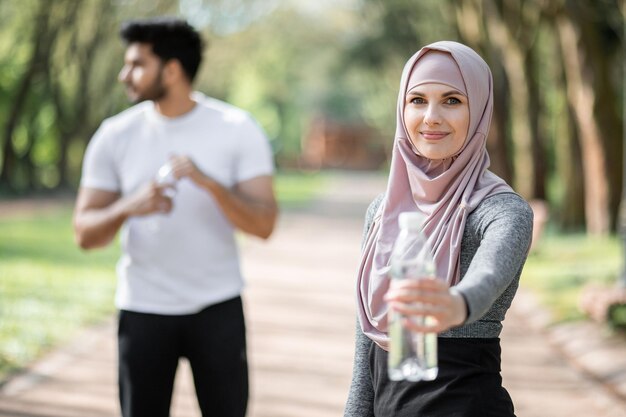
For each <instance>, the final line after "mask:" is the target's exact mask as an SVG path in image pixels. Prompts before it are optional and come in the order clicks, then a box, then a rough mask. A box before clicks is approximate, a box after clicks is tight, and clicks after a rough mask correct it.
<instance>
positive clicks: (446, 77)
mask: <svg viewBox="0 0 626 417" xmlns="http://www.w3.org/2000/svg"><path fill="white" fill-rule="evenodd" d="M492 86H493V82H492V77H491V71H490V70H489V67H488V66H487V64H486V63H485V62H484V61H483V59H482V58H481V57H480V56H478V54H476V52H474V51H473V50H472V49H470V48H468V47H467V46H465V45H462V44H459V43H456V42H447V41H446V42H436V43H433V44H431V45H428V46H426V47H424V48H422V49H421V50H420V51H418V52H417V53H416V54H415V55H413V57H411V59H409V61H408V62H407V64H406V65H405V67H404V71H403V73H402V79H401V83H400V91H399V94H398V107H397V125H396V138H395V142H394V147H393V156H392V162H391V171H390V175H389V183H388V187H387V191H386V193H385V195H384V196H382V197H379V198H378V199H377V200H376V201H374V202H373V203H372V205H371V206H370V208H369V210H368V214H367V219H366V228H365V230H366V232H365V241H364V246H363V253H362V258H361V265H360V269H359V274H358V289H357V292H358V302H357V310H358V317H359V326H357V337H356V350H355V363H354V371H353V380H352V386H351V389H350V394H349V398H348V402H347V405H346V411H345V416H349V417H357V416H358V417H367V416H381V417H391V416H394V417H405V416H412V417H414V416H419V417H435V416H436V417H451V416H454V417H470V416H471V417H474V416H476V417H490V416H494V417H510V416H514V411H513V403H512V401H511V398H510V396H509V395H508V393H507V391H506V390H505V389H504V388H503V387H502V378H501V376H500V339H499V335H500V332H501V329H502V324H501V322H502V320H503V319H504V315H505V313H506V310H507V309H508V308H509V306H510V305H511V301H512V300H513V296H514V295H515V291H516V290H517V286H518V281H519V277H520V274H521V271H522V266H523V264H524V262H525V260H526V256H527V254H528V249H529V246H530V241H531V234H532V211H531V209H530V207H529V205H528V204H527V203H526V202H525V201H524V200H523V199H522V198H521V197H519V196H518V195H517V194H515V193H514V191H513V190H512V189H511V188H510V187H509V186H508V185H507V184H506V183H505V182H504V181H503V180H502V179H500V178H499V177H497V176H496V175H495V174H493V173H491V172H490V171H488V169H487V168H488V167H489V156H488V155H487V151H486V138H487V133H488V131H489V125H490V122H491V115H492V112H493V91H492ZM404 211H418V212H421V213H422V214H424V215H425V216H426V221H425V223H424V232H425V234H426V236H427V239H428V241H429V243H430V245H431V248H432V249H433V253H434V258H435V263H436V265H437V272H438V276H439V278H442V279H437V280H419V281H410V280H406V281H394V282H390V281H389V278H388V277H387V276H386V275H385V274H381V273H380V272H379V271H383V270H384V269H385V267H386V266H387V265H388V262H389V256H390V252H391V249H392V246H393V242H394V240H395V238H396V236H397V234H398V225H397V224H398V223H397V221H398V214H399V213H401V212H404ZM418 306H419V307H418ZM389 309H393V310H395V311H397V312H400V313H402V314H405V315H407V316H412V315H414V316H424V315H428V316H432V317H434V318H435V319H436V324H434V325H432V326H431V327H418V326H417V325H416V324H414V323H415V322H416V321H410V320H405V322H404V325H405V326H407V327H408V328H410V329H412V330H414V331H424V332H437V333H439V338H438V345H439V346H438V353H439V375H438V377H437V379H436V380H435V381H421V382H408V381H398V382H395V381H390V380H389V378H388V377H387V350H388V343H389V338H388V336H387V314H388V311H389Z"/></svg>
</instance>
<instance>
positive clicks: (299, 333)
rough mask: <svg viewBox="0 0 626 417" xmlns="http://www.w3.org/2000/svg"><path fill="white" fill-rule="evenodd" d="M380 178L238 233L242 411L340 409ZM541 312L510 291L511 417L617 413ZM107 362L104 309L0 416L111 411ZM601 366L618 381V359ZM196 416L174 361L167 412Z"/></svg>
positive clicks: (275, 413) (8, 393) (606, 391)
mask: <svg viewBox="0 0 626 417" xmlns="http://www.w3.org/2000/svg"><path fill="white" fill-rule="evenodd" d="M384 187H385V181H384V179H382V178H380V177H377V176H374V175H372V174H342V175H339V176H337V179H336V180H335V181H334V182H333V184H332V186H331V187H330V188H329V190H328V191H327V192H326V193H325V194H324V195H323V196H321V197H320V198H319V199H318V200H317V201H316V202H315V203H314V204H312V205H310V206H309V207H307V208H306V209H301V210H295V209H292V210H286V211H283V213H282V214H281V218H280V222H279V226H278V228H277V230H276V232H275V235H274V236H273V237H272V238H271V239H270V240H269V241H268V242H261V241H258V240H255V239H252V238H243V239H242V242H241V243H242V257H243V270H244V273H245V275H246V277H247V282H248V285H247V288H246V291H245V294H244V299H245V308H246V314H247V320H248V338H249V348H248V350H249V359H250V366H251V369H250V373H251V399H250V407H249V413H248V414H249V417H334V416H341V415H342V411H343V405H344V401H345V398H346V395H347V391H348V387H349V383H350V374H351V369H352V347H353V337H354V326H355V306H354V279H355V270H356V266H357V260H358V257H359V246H360V239H361V229H362V222H363V215H364V212H365V209H366V207H367V204H368V202H369V201H370V200H371V199H372V198H373V197H374V196H375V195H377V194H378V193H379V192H381V191H382V190H383V189H384ZM541 320H542V315H541V312H540V310H537V308H536V305H535V304H534V299H533V298H532V297H531V296H530V295H529V294H527V293H525V292H521V293H520V295H519V297H517V298H516V300H515V302H514V304H513V307H512V309H511V310H510V312H509V315H508V316H507V320H506V322H505V331H504V334H503V336H502V338H503V365H502V367H503V375H504V380H505V386H507V388H508V389H509V391H510V393H511V396H512V397H513V399H514V402H515V404H516V410H517V415H518V417H626V397H623V396H620V393H619V392H615V389H614V388H611V387H607V386H606V385H604V384H603V383H600V382H599V381H598V380H597V379H596V378H593V377H590V375H589V374H587V373H586V372H584V371H581V368H580V367H579V366H578V365H576V364H575V363H572V362H571V361H569V360H567V359H566V358H567V357H568V355H569V354H568V351H566V350H564V348H563V345H564V344H563V343H560V344H559V343H557V341H556V340H555V336H554V334H553V333H551V332H547V331H545V330H543V329H542V327H543V323H542V322H541ZM572 332H574V331H572ZM572 334H573V333H572ZM572 334H568V333H567V332H565V334H563V335H561V337H562V338H564V339H569V338H570V336H572ZM557 336H558V335H557ZM578 336H579V337H578V338H579V339H584V338H585V336H588V335H582V336H580V335H578ZM590 337H591V336H590ZM584 346H585V345H584V343H583V345H582V347H581V345H580V343H579V345H578V347H576V346H574V348H572V349H576V348H577V349H579V350H580V349H586V348H584ZM585 351H586V350H585ZM620 352H621V357H626V352H624V351H620ZM620 352H618V353H620ZM596 356H602V358H604V361H602V358H600V360H599V362H598V363H599V366H607V365H606V362H607V361H608V360H609V359H610V358H615V357H617V358H619V357H620V356H619V355H615V354H614V353H613V356H611V355H608V356H607V355H596ZM596 360H597V359H596ZM115 363H116V353H115V323H114V320H113V319H111V320H109V321H107V322H105V323H103V324H101V325H99V326H96V327H93V328H89V329H86V330H85V331H84V332H83V333H82V334H81V335H80V337H78V338H77V339H76V340H74V341H72V342H71V343H69V344H68V345H66V346H63V347H61V348H60V349H58V350H56V351H54V352H52V353H51V354H49V355H48V356H46V357H45V358H43V359H42V360H40V361H39V362H37V363H35V364H33V366H32V367H31V368H30V369H29V371H28V372H26V373H24V374H23V375H21V376H19V377H16V378H14V379H12V380H11V381H9V382H8V383H7V384H4V385H3V386H2V387H1V388H0V417H116V416H118V415H119V414H118V405H117V388H116V380H115V379H116V375H115V372H116V365H115ZM608 366H609V368H610V369H608V372H613V373H615V372H617V373H618V374H619V372H622V373H621V374H620V375H621V377H622V378H623V380H626V374H625V373H624V371H625V370H626V361H624V360H622V362H621V363H617V364H615V360H613V361H610V363H609V365H608ZM615 366H617V368H615ZM199 416H200V414H199V412H198V410H197V406H196V400H195V397H194V391H193V386H192V384H191V383H190V375H189V368H188V365H187V364H186V363H185V362H182V363H181V368H180V370H179V374H178V376H177V383H176V388H175V394H174V399H173V412H172V417H199ZM442 417H445V416H442Z"/></svg>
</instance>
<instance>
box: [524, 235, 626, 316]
mask: <svg viewBox="0 0 626 417" xmlns="http://www.w3.org/2000/svg"><path fill="white" fill-rule="evenodd" d="M621 262H622V261H621V259H620V242H619V240H618V239H617V238H616V237H608V238H592V237H587V236H585V235H583V234H577V235H554V234H552V235H544V236H543V237H542V240H541V241H540V242H539V245H538V246H537V248H536V250H534V251H533V253H531V254H530V256H529V257H528V261H527V262H526V266H525V267H524V272H523V274H522V279H521V285H522V286H523V287H526V288H529V289H531V290H532V291H534V292H535V293H536V294H538V295H539V299H540V302H541V303H542V304H543V305H544V306H546V307H547V308H548V309H549V310H550V311H551V312H552V314H553V318H554V321H555V322H564V321H571V320H580V319H582V318H584V313H583V312H582V311H581V310H580V308H579V301H580V296H581V290H582V289H583V287H584V286H585V285H587V284H597V285H605V286H611V285H614V284H615V281H616V279H617V277H618V276H619V273H620V271H621V268H622V263H621Z"/></svg>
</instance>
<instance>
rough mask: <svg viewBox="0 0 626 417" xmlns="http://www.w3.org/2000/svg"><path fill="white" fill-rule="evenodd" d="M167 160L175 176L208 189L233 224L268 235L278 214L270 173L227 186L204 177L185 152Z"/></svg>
mask: <svg viewBox="0 0 626 417" xmlns="http://www.w3.org/2000/svg"><path fill="white" fill-rule="evenodd" d="M170 163H171V164H172V170H173V172H174V175H175V176H176V177H177V178H182V177H188V178H189V179H190V180H191V181H193V182H194V183H195V184H196V185H197V186H198V187H200V188H202V189H204V190H206V191H207V192H209V193H211V194H212V195H213V197H214V198H215V201H216V202H217V204H218V205H219V207H220V208H221V209H222V212H223V213H224V215H225V216H226V218H228V220H229V221H230V222H231V223H232V224H233V225H234V226H235V227H236V228H238V229H240V230H242V231H244V232H246V233H250V234H252V235H255V236H258V237H260V238H263V239H267V238H268V237H270V235H271V234H272V231H273V230H274V225H275V224H276V217H277V216H278V205H277V203H276V198H275V196H274V186H273V179H272V176H271V175H261V176H258V177H255V178H252V179H249V180H246V181H242V182H240V183H238V184H237V185H236V186H235V187H234V188H232V189H229V188H226V187H224V186H223V185H221V184H220V183H218V182H217V181H215V180H213V179H212V178H209V177H207V176H206V175H205V174H204V173H202V172H201V171H200V170H199V169H198V168H197V167H196V165H195V164H194V163H193V161H192V160H191V159H190V158H188V157H186V156H175V157H173V158H172V159H171V160H170Z"/></svg>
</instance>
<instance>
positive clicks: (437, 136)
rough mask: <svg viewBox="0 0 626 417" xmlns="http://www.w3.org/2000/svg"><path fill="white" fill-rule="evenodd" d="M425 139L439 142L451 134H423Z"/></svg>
mask: <svg viewBox="0 0 626 417" xmlns="http://www.w3.org/2000/svg"><path fill="white" fill-rule="evenodd" d="M421 134H422V136H423V137H424V139H428V140H439V139H443V138H444V137H446V136H448V135H449V132H430V131H429V132H421Z"/></svg>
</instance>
